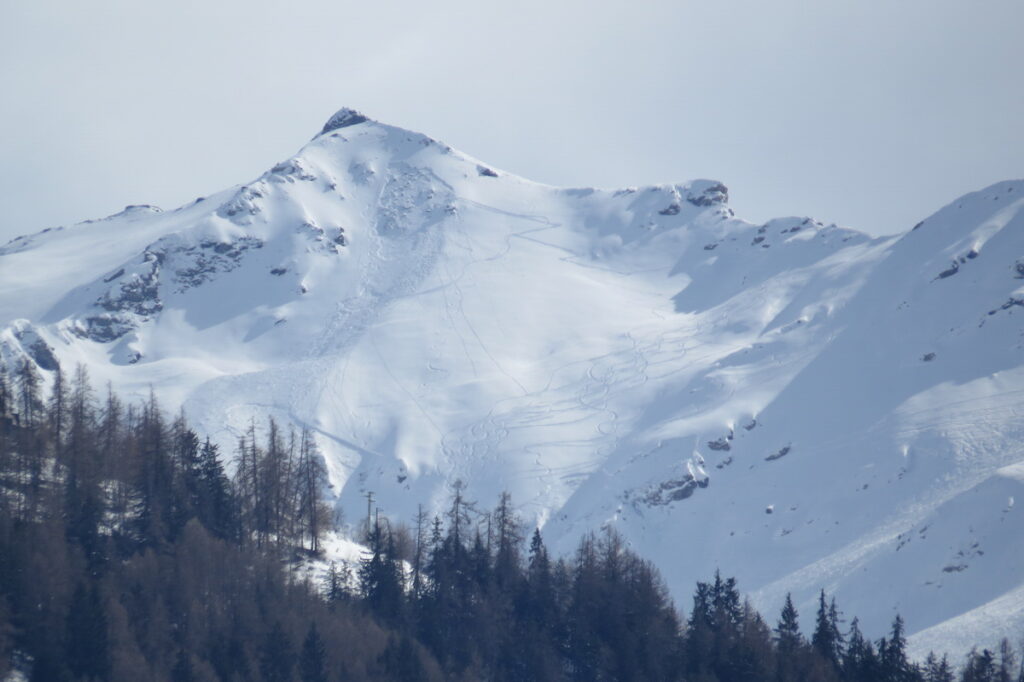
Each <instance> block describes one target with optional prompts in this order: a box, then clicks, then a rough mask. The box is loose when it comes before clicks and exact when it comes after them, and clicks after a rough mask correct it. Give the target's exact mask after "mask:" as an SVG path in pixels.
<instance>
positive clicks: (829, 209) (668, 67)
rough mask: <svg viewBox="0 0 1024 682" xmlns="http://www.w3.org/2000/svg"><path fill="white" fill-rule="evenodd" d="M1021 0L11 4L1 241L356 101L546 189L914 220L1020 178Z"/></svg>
mask: <svg viewBox="0 0 1024 682" xmlns="http://www.w3.org/2000/svg"><path fill="white" fill-rule="evenodd" d="M1022 35H1024V2H1021V0H972V1H967V0H962V1H960V2H953V1H951V0H885V1H882V0H846V1H843V2H840V1H839V0H806V1H797V0H701V2H690V1H688V0H675V1H674V2H673V1H666V2H632V3H626V2H600V1H595V0H590V1H588V2H583V1H577V0H547V1H545V2H539V1H534V0H519V1H517V2H509V3H490V2H481V0H435V1H433V2H423V1H418V2H411V1H405V2H398V1H396V0H374V1H372V2H367V1H365V0H361V1H360V2H358V3H356V2H346V1H344V0H316V1H299V0H292V1H291V2H288V3H285V2H261V1H259V0H246V1H244V2H242V1H235V0H220V1H214V0H206V1H205V2H203V1H198V2H196V1H191V0H178V1H176V2H139V1H138V0H91V1H90V2H81V1H80V0H68V1H61V2H57V1H53V0H3V2H2V3H0V130H2V131H3V134H2V135H0V188H2V189H0V199H2V201H3V207H4V210H3V212H2V214H0V241H6V239H8V238H10V237H13V236H15V235H17V234H21V233H25V232H30V231H35V230H38V229H41V228H43V227H47V226H50V225H57V224H65V223H69V222H75V221H78V220H83V219H86V218H91V217H98V216H103V215H107V214H109V213H112V212H115V211H117V210H120V209H121V208H122V207H123V206H124V205H125V204H129V203H153V204H158V205H161V206H163V207H165V208H167V207H173V206H176V205H178V204H181V203H184V202H186V201H188V200H191V199H192V198H194V197H195V196H198V195H205V194H209V193H211V192H214V191H216V190H218V189H221V188H223V187H226V186H229V185H233V184H236V183H241V182H245V181H247V180H249V179H251V178H253V177H254V176H256V175H258V174H259V173H261V172H262V171H263V170H265V169H266V168H268V167H269V166H271V165H272V164H273V163H275V162H276V161H278V160H280V159H282V158H284V157H286V156H288V155H290V154H292V153H293V152H294V151H296V150H297V149H298V148H299V147H300V146H301V145H302V144H303V143H304V142H305V141H306V140H308V139H309V138H310V137H311V136H312V135H313V134H314V133H315V132H317V130H319V128H320V126H321V125H322V123H323V121H324V120H326V118H327V117H328V116H330V114H331V113H333V112H334V110H336V109H338V108H339V107H341V106H351V107H354V108H357V109H360V110H362V111H363V112H364V113H366V114H367V115H369V116H371V117H373V118H376V119H378V120H381V121H384V122H387V123H393V124H396V125H401V126H405V127H408V128H412V129H415V130H420V131H423V132H425V133H428V134H430V135H432V136H434V137H437V138H439V139H442V140H444V141H446V142H448V143H449V144H451V145H453V146H455V147H457V148H459V149H462V150H463V151H465V152H467V153H469V154H472V155H474V156H476V157H479V158H481V159H483V160H485V161H487V162H488V163H489V164H492V165H494V166H496V167H499V168H503V169H505V170H507V171H510V172H513V173H517V174H519V175H523V176H525V177H528V178H531V179H534V180H539V181H542V182H548V183H552V184H558V185H570V186H585V185H592V186H602V187H618V186H628V185H642V184H649V183H657V182H681V181H684V180H688V179H691V178H697V177H710V178H715V179H718V180H721V181H723V182H724V183H725V184H726V185H728V186H729V187H730V189H731V193H732V204H733V206H734V207H735V208H736V209H737V212H738V213H739V214H740V215H741V216H743V217H746V218H748V219H751V220H764V219H767V218H769V217H774V216H779V215H791V214H800V215H803V214H809V215H813V216H815V217H817V218H819V219H822V220H825V221H836V222H839V223H841V224H845V225H849V226H852V227H859V228H861V229H864V230H866V231H869V232H873V233H886V232H894V231H899V230H903V229H906V228H907V227H909V226H910V225H913V224H914V223H915V222H916V221H917V220H919V219H921V218H922V217H924V216H926V215H928V214H929V213H931V212H933V211H934V210H936V209H938V208H939V207H940V206H942V205H943V204H945V203H948V202H949V201H952V200H953V199H954V198H956V197H957V196H959V195H960V194H963V193H965V192H968V191H971V190H974V189H978V188H980V187H982V186H984V185H986V184H989V183H991V182H995V181H997V180H1002V179H1007V178H1012V177H1022V176H1024V78H1022V67H1024V39H1022V38H1021V36H1022Z"/></svg>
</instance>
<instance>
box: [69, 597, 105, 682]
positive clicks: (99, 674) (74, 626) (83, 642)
mask: <svg viewBox="0 0 1024 682" xmlns="http://www.w3.org/2000/svg"><path fill="white" fill-rule="evenodd" d="M64 660H65V661H66V663H67V666H68V669H69V670H70V671H71V673H72V674H74V675H75V676H77V677H79V678H82V679H87V680H88V679H93V680H106V679H108V677H109V676H110V641H109V637H108V634H107V617H106V609H105V608H104V605H103V600H102V598H101V597H100V594H99V591H98V589H97V588H96V586H95V585H93V586H92V587H86V585H85V584H84V583H79V584H78V586H77V587H76V588H75V592H74V594H73V595H72V597H71V603H70V605H69V607H68V614H67V618H66V621H65V636H64Z"/></svg>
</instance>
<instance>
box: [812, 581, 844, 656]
mask: <svg viewBox="0 0 1024 682" xmlns="http://www.w3.org/2000/svg"><path fill="white" fill-rule="evenodd" d="M837 620H838V615H837V611H836V605H835V599H833V600H832V603H831V605H830V606H829V605H826V603H825V590H822V591H821V593H820V594H819V595H818V613H817V616H816V618H815V625H814V635H813V636H812V637H811V646H812V647H813V648H814V650H815V652H817V654H818V655H819V656H821V657H822V658H823V659H825V660H826V661H828V662H829V663H831V664H832V667H833V669H835V670H837V671H838V670H839V661H840V658H841V657H842V633H840V632H839V625H838V623H837Z"/></svg>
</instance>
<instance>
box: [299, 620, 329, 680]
mask: <svg viewBox="0 0 1024 682" xmlns="http://www.w3.org/2000/svg"><path fill="white" fill-rule="evenodd" d="M299 679H300V680H301V681H302V682H327V649H326V648H325V646H324V640H323V638H322V637H321V636H320V633H319V632H317V629H316V622H315V621H314V622H312V623H310V624H309V632H307V633H306V638H305V639H304V640H302V653H301V654H300V655H299Z"/></svg>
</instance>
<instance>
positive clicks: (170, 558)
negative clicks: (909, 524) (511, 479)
mask: <svg viewBox="0 0 1024 682" xmlns="http://www.w3.org/2000/svg"><path fill="white" fill-rule="evenodd" d="M55 384H56V385H55V389H54V391H52V392H51V394H50V395H49V396H48V397H46V398H45V399H44V397H43V396H42V395H41V392H40V386H41V380H40V378H39V376H38V373H37V372H36V371H35V368H34V367H33V365H32V364H31V363H30V362H26V363H23V364H22V365H21V366H20V367H19V368H18V370H17V372H15V375H14V376H13V377H11V376H8V375H7V374H6V373H5V372H3V371H0V676H2V675H5V674H6V673H7V672H8V671H9V670H10V669H11V667H12V665H13V662H14V661H13V659H12V657H13V656H14V655H15V652H18V657H19V658H18V660H21V661H24V662H30V663H24V662H23V663H21V666H22V667H23V668H25V670H24V671H23V672H25V673H26V674H27V676H28V677H29V679H31V680H39V681H46V682H52V681H56V682H64V681H67V682H77V681H79V680H111V681H114V680H116V681H121V680H132V681H134V680H158V681H164V680H171V681H172V682H191V681H193V680H197V681H198V680H211V681H212V680H217V681H223V682H230V681H236V680H237V681H242V680H260V681H262V682H273V681H279V682H283V681H292V680H299V681H301V682H325V681H327V680H330V681H331V682H334V680H339V679H342V680H396V681H397V680H401V681H403V682H405V681H413V682H415V681H416V680H441V679H451V680H478V679H480V680H495V681H499V682H502V681H520V680H522V681H526V680H595V681H596V680H623V681H626V680H638V681H639V680H645V681H647V680H650V681H658V682H661V681H666V682H667V681H672V680H677V681H679V682H698V681H703V682H764V681H767V680H773V681H778V682H788V681H790V680H793V681H796V680H801V681H805V680H806V681H808V682H812V681H813V682H840V681H841V682H952V681H953V680H954V679H957V677H956V675H955V674H954V672H953V670H952V667H951V666H950V665H949V663H948V660H947V659H945V658H943V659H941V660H940V659H937V658H936V657H934V656H932V657H929V659H928V660H927V661H926V662H925V663H924V665H923V666H922V667H921V668H918V667H917V666H915V665H913V664H912V663H911V662H909V661H908V660H907V655H906V636H905V633H904V626H903V621H902V619H901V618H899V617H898V616H897V618H896V619H895V621H894V622H893V626H892V629H891V631H890V632H889V633H888V635H887V636H886V637H885V638H883V639H882V640H880V641H879V642H878V643H877V649H876V647H875V645H874V644H873V643H872V642H871V641H869V640H867V639H866V638H865V637H864V636H863V635H862V634H861V632H860V629H859V625H858V622H857V620H856V619H854V620H853V622H852V624H851V627H850V632H849V634H848V636H847V637H846V638H844V637H843V635H842V634H841V632H840V630H839V616H838V609H837V607H836V604H835V600H831V601H827V600H826V595H825V593H824V592H822V593H821V595H820V597H819V600H818V611H817V614H816V618H815V626H814V633H813V636H812V638H811V640H810V642H808V641H807V640H806V639H805V638H804V636H803V634H802V633H801V631H800V627H799V618H798V614H797V611H796V608H795V607H794V605H793V602H792V599H790V598H789V596H788V595H787V598H786V602H785V606H784V607H783V609H782V612H781V615H780V618H779V620H778V623H777V625H776V627H775V628H774V629H772V628H770V627H769V626H768V624H767V623H766V622H765V620H764V619H763V618H762V617H761V615H760V614H758V613H757V611H756V610H755V609H753V607H751V605H750V604H749V603H748V602H744V601H743V599H742V597H741V594H740V592H739V589H738V586H737V584H736V581H735V580H734V579H733V578H726V577H723V576H722V575H721V574H719V573H718V572H716V573H715V576H714V580H713V581H711V582H707V583H705V582H700V583H698V584H697V586H696V589H695V591H694V595H693V608H692V611H691V612H690V615H689V618H688V619H687V621H686V622H685V623H683V622H681V619H680V617H679V615H678V613H677V612H676V610H675V608H674V605H673V604H672V602H671V600H670V599H669V597H668V594H667V591H666V588H665V586H664V584H663V582H662V580H661V578H660V576H659V575H658V572H657V570H656V569H655V568H654V567H653V566H652V565H651V564H650V563H649V562H647V561H645V560H643V559H642V558H640V557H638V556H637V555H636V554H634V553H633V552H632V551H631V550H630V549H629V547H628V546H627V543H626V542H625V540H624V539H623V538H622V537H620V536H619V535H618V534H617V533H616V532H615V531H614V530H612V529H608V530H606V531H605V532H603V533H602V534H600V535H593V534H591V535H587V536H585V537H584V538H582V539H581V541H580V543H579V546H578V548H577V550H576V552H575V554H574V555H573V557H572V558H571V559H552V557H550V556H549V554H548V550H547V548H546V547H545V545H544V541H543V538H542V536H541V533H540V530H539V529H536V530H534V531H533V532H532V534H531V535H530V541H529V546H528V547H525V546H524V538H525V535H526V534H525V533H524V532H523V526H522V523H521V521H520V519H519V518H518V516H517V514H516V511H515V507H514V505H513V504H512V500H511V498H510V497H509V495H508V494H503V495H502V496H501V497H500V499H499V500H498V503H497V506H496V507H495V509H494V510H493V511H491V512H482V511H479V510H478V509H477V507H476V505H474V504H473V503H472V502H471V501H469V500H468V499H467V497H466V493H465V490H464V487H463V486H462V484H461V483H459V482H456V484H455V485H454V487H453V491H452V498H451V502H450V505H449V506H448V511H447V513H446V514H445V515H444V518H445V519H446V521H447V523H444V522H442V520H441V519H440V518H435V519H434V523H433V524H432V526H430V527H429V528H428V525H429V524H428V522H427V519H428V517H427V515H426V513H424V511H423V510H422V509H420V511H419V513H418V514H417V517H416V519H415V525H414V531H412V532H410V530H409V529H406V528H405V527H404V526H402V525H401V524H398V523H395V522H393V521H390V520H388V519H386V518H384V517H381V516H379V515H377V514H375V515H373V516H371V517H369V518H368V519H367V523H366V528H365V532H366V535H365V537H366V542H367V545H368V552H367V554H366V557H365V559H364V560H363V561H361V562H360V565H359V567H358V572H357V575H356V576H355V578H356V582H357V583H358V591H354V590H352V589H351V582H352V581H351V578H352V574H351V571H350V568H349V567H348V566H347V565H342V566H341V567H339V566H338V565H337V564H335V563H332V564H330V567H329V569H328V571H327V575H326V578H325V579H324V581H323V585H322V589H315V588H314V587H313V586H312V585H310V584H309V583H307V582H303V581H297V580H296V579H295V575H294V573H293V572H292V571H291V570H290V565H291V564H292V562H294V561H295V560H296V558H301V557H304V556H309V555H310V554H314V555H315V554H317V553H318V552H319V539H320V535H321V534H322V533H323V532H324V531H325V530H326V529H327V528H328V526H329V516H328V514H327V510H326V508H325V506H324V503H323V499H322V497H321V495H322V492H323V488H324V473H323V464H322V461H321V458H320V456H319V453H318V452H317V451H316V448H315V442H314V440H313V438H312V434H310V432H309V431H308V430H304V431H303V432H301V434H299V433H296V432H295V431H293V430H292V431H289V432H288V433H285V432H283V431H282V429H280V428H279V427H278V425H277V424H276V423H274V422H272V421H271V422H269V423H268V425H267V432H266V434H265V436H264V437H261V435H260V433H259V432H258V431H257V427H256V425H255V424H252V425H251V426H250V428H249V429H248V431H247V433H246V434H245V435H244V436H243V437H242V438H241V440H240V442H239V447H238V451H237V455H236V461H235V467H234V470H235V475H234V480H233V481H232V480H230V479H229V478H228V476H227V474H226V473H225V470H224V466H223V463H222V462H221V459H220V456H219V453H218V450H217V447H216V446H215V445H213V444H212V443H211V442H210V441H209V440H206V441H203V440H202V439H201V438H200V436H199V435H198V434H197V433H195V432H194V431H193V430H192V429H191V428H190V427H189V425H188V423H187V420H186V419H185V417H184V416H183V415H182V416H179V417H177V418H176V419H174V420H173V421H168V419H167V418H166V416H165V415H164V414H163V413H162V411H161V410H160V408H159V405H158V403H157V400H156V397H155V396H153V395H151V396H150V398H149V399H148V400H147V401H146V402H145V403H143V404H142V405H136V406H128V407H125V406H123V405H122V404H121V402H120V400H119V399H118V398H117V397H116V396H115V395H114V394H113V393H112V392H109V391H108V394H107V397H106V399H105V401H103V404H102V405H101V404H98V403H97V401H96V399H95V396H94V395H93V392H92V390H91V389H90V387H89V383H88V377H87V376H86V374H85V372H84V370H78V371H77V372H76V373H75V376H74V377H73V379H72V380H70V381H68V380H67V378H66V377H65V376H64V375H63V374H58V375H56V377H55ZM1020 675H1021V671H1020V668H1019V666H1018V664H1017V661H1016V656H1015V652H1014V650H1013V648H1012V647H1011V646H1010V645H1009V644H1008V643H1006V642H1004V643H1003V645H1002V646H1001V647H1000V648H999V651H998V652H992V651H989V650H983V651H981V652H980V653H979V652H977V651H974V652H972V653H971V655H970V656H969V657H968V659H967V661H966V665H965V667H964V668H963V671H962V675H961V676H960V678H959V679H960V680H961V682H1021V680H1020Z"/></svg>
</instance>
